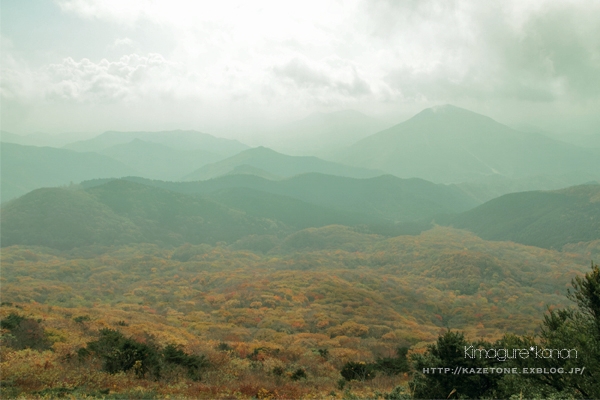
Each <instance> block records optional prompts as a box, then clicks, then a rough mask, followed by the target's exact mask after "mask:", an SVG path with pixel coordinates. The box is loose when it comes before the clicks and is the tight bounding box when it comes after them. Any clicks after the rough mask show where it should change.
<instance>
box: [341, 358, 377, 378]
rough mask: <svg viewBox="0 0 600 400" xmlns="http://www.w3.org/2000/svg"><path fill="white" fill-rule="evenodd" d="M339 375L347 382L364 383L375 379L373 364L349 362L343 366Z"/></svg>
mask: <svg viewBox="0 0 600 400" xmlns="http://www.w3.org/2000/svg"><path fill="white" fill-rule="evenodd" d="M340 374H341V375H342V377H344V379H345V380H347V381H351V380H356V381H366V380H370V379H373V378H375V368H374V366H373V364H366V363H362V362H352V361H350V362H347V363H346V364H344V366H343V367H342V370H341V371H340Z"/></svg>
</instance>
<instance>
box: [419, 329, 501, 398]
mask: <svg viewBox="0 0 600 400" xmlns="http://www.w3.org/2000/svg"><path fill="white" fill-rule="evenodd" d="M471 345H472V346H473V347H474V348H479V347H481V348H490V347H491V344H490V343H488V342H485V341H478V342H473V343H469V342H467V340H466V339H465V337H464V335H463V334H462V333H459V332H452V331H450V330H448V331H446V333H444V334H443V335H441V336H439V337H438V340H437V342H436V343H434V344H432V345H429V346H428V347H427V352H426V353H425V354H413V355H412V357H411V364H412V369H413V371H414V375H413V379H412V380H411V382H410V388H411V390H412V392H413V395H414V397H415V398H417V399H428V398H444V399H446V398H450V397H451V396H452V397H453V398H482V397H492V398H496V397H498V396H497V386H498V381H499V380H500V379H501V377H502V375H501V374H457V375H454V374H452V373H442V372H439V370H434V368H442V369H443V368H451V369H454V368H456V367H459V368H468V369H471V368H475V369H477V368H488V367H492V366H493V361H491V360H489V359H486V358H468V357H465V356H464V351H465V348H466V347H468V346H471Z"/></svg>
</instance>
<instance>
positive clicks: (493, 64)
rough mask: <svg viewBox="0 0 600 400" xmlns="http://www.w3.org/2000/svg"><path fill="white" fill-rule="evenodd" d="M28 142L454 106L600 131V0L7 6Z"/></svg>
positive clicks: (4, 27)
mask: <svg viewBox="0 0 600 400" xmlns="http://www.w3.org/2000/svg"><path fill="white" fill-rule="evenodd" d="M0 4H1V8H0V12H1V63H2V64H1V68H2V71H1V72H2V74H1V118H2V119H1V123H2V129H4V130H8V131H13V132H15V133H26V132H33V131H43V132H60V131H103V130H108V129H115V130H160V129H175V128H184V129H199V130H204V131H207V132H209V133H217V134H222V135H225V136H240V137H243V134H244V132H245V131H251V130H252V129H254V128H255V127H259V126H262V125H268V124H271V123H275V122H284V121H289V120H294V119H299V118H302V117H304V116H306V115H308V114H310V113H312V112H316V111H323V112H328V111H336V110H341V109H355V110H358V111H362V112H364V113H366V114H369V115H372V116H383V117H387V118H389V119H390V120H394V119H396V120H397V121H396V122H399V121H400V120H402V119H404V118H406V117H408V116H410V115H411V114H413V113H415V112H417V111H420V110H421V109H423V108H425V107H429V106H432V105H436V104H444V103H452V104H455V105H458V106H463V107H466V108H469V109H471V110H474V111H477V112H481V113H484V114H486V115H489V116H491V117H494V118H496V119H498V120H500V121H501V122H505V123H512V124H517V123H519V124H526V123H529V124H533V125H539V126H542V127H544V128H546V129H548V128H551V127H553V128H554V129H562V130H565V131H568V130H573V131H577V130H580V129H583V128H585V129H587V130H588V131H589V130H590V128H591V127H595V128H596V129H597V127H598V126H600V111H599V110H600V23H599V21H600V1H598V0H587V1H586V0H581V1H576V0H569V1H567V0H564V1H563V0H503V1H477V0H469V1H461V0H456V1H453V0H404V1H401V0H398V1H381V0H364V1H324V0H319V1H312V2H311V1H295V2H291V1H248V0H246V1H218V2H217V1H189V0H188V1H181V0H165V1H163V0H129V1H127V0H56V1H51V0H27V1H23V0H2V2H1V3H0Z"/></svg>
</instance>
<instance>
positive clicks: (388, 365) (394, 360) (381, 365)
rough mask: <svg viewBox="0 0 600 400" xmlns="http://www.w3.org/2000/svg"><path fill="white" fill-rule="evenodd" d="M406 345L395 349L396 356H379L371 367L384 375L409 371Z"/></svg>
mask: <svg viewBox="0 0 600 400" xmlns="http://www.w3.org/2000/svg"><path fill="white" fill-rule="evenodd" d="M407 354H408V347H399V348H398V349H397V350H396V357H381V358H378V359H377V360H376V361H375V363H374V365H373V368H374V369H375V370H376V371H381V372H382V373H383V374H385V375H398V374H400V373H402V372H408V371H409V368H410V367H409V364H408V358H407V357H406V355H407Z"/></svg>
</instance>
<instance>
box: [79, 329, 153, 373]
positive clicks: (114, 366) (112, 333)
mask: <svg viewBox="0 0 600 400" xmlns="http://www.w3.org/2000/svg"><path fill="white" fill-rule="evenodd" d="M86 350H87V352H90V353H94V354H97V355H98V356H99V357H101V358H102V360H103V366H102V367H103V369H104V370H105V371H106V372H108V373H111V374H115V373H117V372H121V371H129V370H131V369H133V370H134V371H135V374H136V375H137V376H138V377H139V378H143V377H144V376H146V374H147V373H150V375H151V376H152V377H153V378H155V379H158V378H160V373H161V367H162V365H161V364H162V363H161V357H160V352H159V349H158V347H157V346H156V345H154V344H152V343H141V342H138V341H136V340H134V339H132V338H126V337H125V336H123V334H122V333H121V332H119V331H116V330H113V329H107V328H105V329H102V330H101V331H100V338H99V339H98V340H97V341H93V342H89V343H88V344H87V348H86ZM80 354H85V352H83V351H82V352H80Z"/></svg>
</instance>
